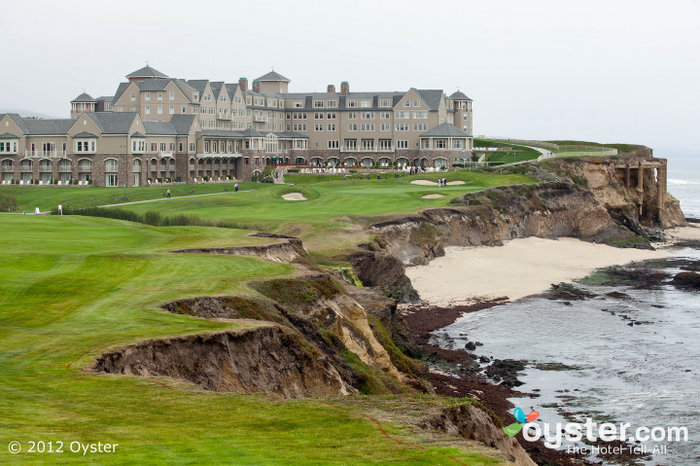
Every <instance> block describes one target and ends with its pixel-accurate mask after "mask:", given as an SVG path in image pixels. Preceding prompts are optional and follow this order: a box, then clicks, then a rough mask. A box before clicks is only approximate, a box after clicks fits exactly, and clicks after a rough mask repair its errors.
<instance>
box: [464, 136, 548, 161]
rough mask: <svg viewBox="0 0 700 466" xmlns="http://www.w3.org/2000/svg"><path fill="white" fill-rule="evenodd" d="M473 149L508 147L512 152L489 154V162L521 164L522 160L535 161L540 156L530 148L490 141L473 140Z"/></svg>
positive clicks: (539, 153)
mask: <svg viewBox="0 0 700 466" xmlns="http://www.w3.org/2000/svg"><path fill="white" fill-rule="evenodd" d="M474 147H510V148H512V149H513V150H511V151H507V152H489V153H488V156H487V160H488V161H489V162H502V163H511V162H521V161H523V160H535V159H537V157H539V156H540V155H542V153H541V152H539V151H537V150H535V149H532V148H530V147H526V146H521V145H518V144H512V143H509V142H502V141H492V140H491V139H474Z"/></svg>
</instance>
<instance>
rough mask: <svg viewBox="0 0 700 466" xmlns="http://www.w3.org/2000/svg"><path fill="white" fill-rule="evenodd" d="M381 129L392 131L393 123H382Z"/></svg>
mask: <svg viewBox="0 0 700 466" xmlns="http://www.w3.org/2000/svg"><path fill="white" fill-rule="evenodd" d="M379 130H380V131H391V124H389V123H382V124H381V125H380V126H379Z"/></svg>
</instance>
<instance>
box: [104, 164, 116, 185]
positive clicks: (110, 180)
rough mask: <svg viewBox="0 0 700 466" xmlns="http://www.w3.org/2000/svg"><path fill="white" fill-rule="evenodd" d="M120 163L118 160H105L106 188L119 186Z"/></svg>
mask: <svg viewBox="0 0 700 466" xmlns="http://www.w3.org/2000/svg"><path fill="white" fill-rule="evenodd" d="M118 171H119V161H118V160H117V159H107V160H105V186H111V187H114V186H119V174H118V173H117V172H118Z"/></svg>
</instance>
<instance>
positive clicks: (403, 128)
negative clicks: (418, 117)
mask: <svg viewBox="0 0 700 466" xmlns="http://www.w3.org/2000/svg"><path fill="white" fill-rule="evenodd" d="M408 130H409V124H408V123H396V131H408Z"/></svg>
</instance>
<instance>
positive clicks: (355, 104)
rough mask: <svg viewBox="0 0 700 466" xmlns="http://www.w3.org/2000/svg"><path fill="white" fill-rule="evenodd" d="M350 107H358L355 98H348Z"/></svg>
mask: <svg viewBox="0 0 700 466" xmlns="http://www.w3.org/2000/svg"><path fill="white" fill-rule="evenodd" d="M348 107H351V108H352V107H357V102H355V101H354V100H348Z"/></svg>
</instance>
